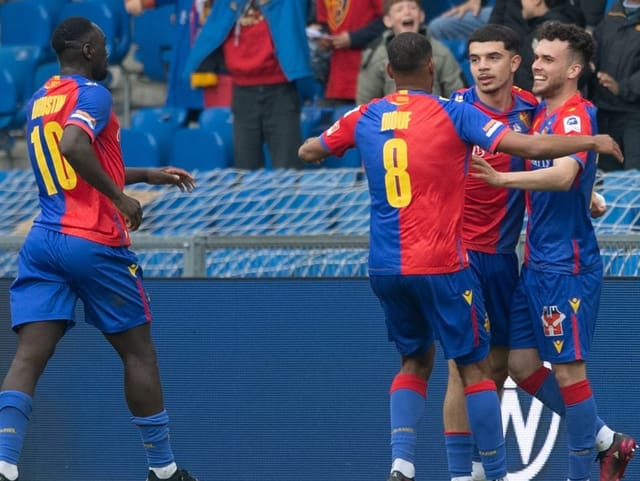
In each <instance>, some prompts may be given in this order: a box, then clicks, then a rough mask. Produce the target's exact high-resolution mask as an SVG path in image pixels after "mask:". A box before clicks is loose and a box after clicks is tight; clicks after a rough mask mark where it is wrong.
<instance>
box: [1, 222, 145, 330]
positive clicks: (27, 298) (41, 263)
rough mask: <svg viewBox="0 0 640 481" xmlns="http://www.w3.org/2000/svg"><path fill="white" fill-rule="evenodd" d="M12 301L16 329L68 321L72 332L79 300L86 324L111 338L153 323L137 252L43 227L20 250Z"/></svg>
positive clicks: (31, 232)
mask: <svg viewBox="0 0 640 481" xmlns="http://www.w3.org/2000/svg"><path fill="white" fill-rule="evenodd" d="M10 299H11V325H12V327H13V328H14V329H16V328H17V327H18V326H20V325H22V324H26V323H29V322H35V321H65V322H67V323H68V324H69V326H68V327H69V328H70V327H72V326H73V325H74V324H75V308H76V303H77V301H78V299H80V300H82V303H83V305H84V314H85V320H86V322H87V323H89V324H92V325H93V326H95V327H97V328H98V329H99V330H100V331H102V332H104V333H107V334H115V333H118V332H123V331H126V330H128V329H131V328H133V327H136V326H139V325H141V324H144V323H146V322H150V321H151V311H150V309H149V301H148V298H147V294H146V292H145V290H144V286H143V283H142V268H141V267H140V266H139V265H138V258H137V257H136V255H135V254H134V253H133V252H131V251H130V250H129V249H127V248H126V247H109V246H105V245H102V244H97V243H95V242H91V241H88V240H86V239H81V238H79V237H74V236H69V235H66V234H62V233H60V232H55V231H51V230H48V229H44V228H41V227H33V228H32V229H31V231H30V232H29V234H28V235H27V238H26V240H25V243H24V245H23V246H22V249H21V250H20V255H19V257H18V277H17V278H16V280H15V281H14V282H13V284H12V285H11V289H10Z"/></svg>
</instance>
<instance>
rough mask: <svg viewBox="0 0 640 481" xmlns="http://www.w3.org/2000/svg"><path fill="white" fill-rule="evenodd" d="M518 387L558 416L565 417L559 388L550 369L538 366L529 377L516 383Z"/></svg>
mask: <svg viewBox="0 0 640 481" xmlns="http://www.w3.org/2000/svg"><path fill="white" fill-rule="evenodd" d="M518 386H520V388H522V389H523V390H524V391H526V392H528V393H529V394H531V395H532V396H534V397H536V398H538V399H539V400H540V401H541V402H542V404H544V405H545V406H547V407H548V408H549V409H551V410H552V411H553V412H554V413H556V414H559V415H560V416H564V415H565V406H564V401H563V399H562V394H561V393H560V386H559V385H558V380H557V379H556V376H555V375H554V374H553V373H552V372H551V369H549V368H547V367H545V366H540V368H538V370H536V371H535V372H534V373H533V374H532V375H531V376H529V377H528V378H526V379H525V380H523V381H522V382H520V383H518Z"/></svg>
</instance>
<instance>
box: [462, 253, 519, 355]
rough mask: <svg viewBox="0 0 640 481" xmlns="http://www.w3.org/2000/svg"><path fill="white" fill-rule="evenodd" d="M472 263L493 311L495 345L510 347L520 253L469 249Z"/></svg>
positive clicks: (492, 329) (485, 301) (493, 339)
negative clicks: (512, 312) (510, 326)
mask: <svg viewBox="0 0 640 481" xmlns="http://www.w3.org/2000/svg"><path fill="white" fill-rule="evenodd" d="M469 264H470V265H471V267H472V268H473V270H474V271H475V272H476V275H477V276H478V279H480V286H481V288H482V295H483V297H484V303H485V306H486V308H487V314H488V315H489V325H490V330H491V345H492V346H503V347H509V324H510V317H511V302H512V300H513V292H514V291H515V289H516V286H517V285H518V280H519V277H520V276H519V273H518V256H517V255H516V254H515V252H514V253H511V254H487V253H485V252H478V251H472V250H469Z"/></svg>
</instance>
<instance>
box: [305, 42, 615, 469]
mask: <svg viewBox="0 0 640 481" xmlns="http://www.w3.org/2000/svg"><path fill="white" fill-rule="evenodd" d="M388 52H389V67H388V71H389V74H390V75H391V76H392V78H394V79H395V81H396V87H397V89H398V91H397V92H396V93H394V94H391V95H388V96H386V97H384V98H382V99H376V100H373V101H371V102H370V103H369V104H367V105H363V106H360V107H358V108H357V109H355V110H353V111H352V112H350V113H348V114H346V115H345V116H344V117H343V118H342V119H340V120H339V121H338V122H337V123H336V124H334V125H333V126H332V127H330V128H329V129H328V130H327V131H326V132H324V133H323V134H322V135H321V136H320V137H319V138H311V139H307V141H306V142H305V143H304V144H303V145H302V146H301V147H300V150H299V155H300V157H301V159H302V160H303V161H305V162H320V161H321V160H322V159H323V158H325V157H327V156H328V155H341V154H342V153H344V152H345V150H346V149H348V148H350V147H353V146H357V147H358V148H359V149H360V152H361V155H362V158H363V159H364V166H365V170H366V174H367V179H368V182H369V191H370V195H371V221H370V240H369V242H370V253H369V277H370V282H371V285H372V288H373V290H374V292H375V294H376V295H377V296H378V298H379V299H380V302H381V304H382V307H383V309H384V311H385V318H386V323H387V328H388V333H389V338H390V340H391V341H393V342H395V344H396V348H397V349H398V351H399V353H400V355H401V357H402V367H401V370H400V373H398V375H397V376H396V377H395V378H394V380H393V383H392V385H391V445H392V458H393V461H392V466H391V474H390V476H389V479H390V480H392V481H404V480H411V479H413V477H414V475H415V467H414V457H415V444H416V430H417V426H418V423H419V421H420V419H421V417H422V414H423V410H424V400H425V398H426V390H427V380H428V378H429V375H430V373H431V370H432V368H433V357H434V345H433V340H434V337H438V339H439V340H440V343H441V345H442V347H443V351H444V353H445V357H446V358H447V359H454V360H455V361H456V364H457V365H458V367H459V369H460V374H461V377H462V379H463V382H464V384H465V394H466V401H467V407H468V413H469V421H470V424H471V426H472V429H473V432H474V435H475V438H476V439H475V441H476V443H477V445H478V448H479V451H480V455H481V457H482V461H483V465H484V469H485V472H486V473H487V477H488V479H501V478H503V477H504V476H505V475H506V467H505V452H504V438H503V434H502V421H501V415H500V404H499V400H498V395H497V392H496V386H495V383H494V382H493V381H492V380H491V379H490V376H489V366H488V364H487V362H486V356H487V353H488V350H489V335H488V334H489V333H488V329H487V325H486V323H485V320H486V319H485V318H486V316H485V309H484V302H483V299H482V292H481V289H480V286H479V282H478V279H477V277H476V276H475V274H474V272H473V271H472V270H471V269H469V268H468V258H467V251H466V248H465V246H464V243H463V239H462V211H463V204H464V183H465V176H466V169H467V165H468V161H469V158H470V155H471V151H472V147H473V145H479V146H480V147H481V148H483V149H485V150H487V151H490V152H495V151H496V150H504V151H507V152H511V153H512V154H515V155H520V156H527V157H532V158H540V157H546V156H547V155H548V154H549V153H551V152H554V153H555V154H554V155H565V154H558V153H559V152H565V153H569V152H572V151H577V150H580V149H581V148H596V149H598V150H607V151H608V150H612V151H613V150H615V151H617V152H619V148H618V147H617V146H616V145H614V144H615V143H614V142H613V141H612V140H611V139H610V138H608V137H603V136H600V137H587V136H585V137H581V138H580V141H579V142H578V143H574V142H565V141H566V140H570V139H568V138H562V137H559V136H548V137H547V138H545V139H544V141H543V142H539V141H537V140H535V139H533V138H532V137H530V136H527V135H522V134H517V133H514V132H513V131H511V130H509V129H508V128H507V127H506V126H505V125H504V124H502V123H501V122H499V121H496V120H493V119H491V118H489V117H487V116H486V115H484V114H483V113H482V112H480V111H479V110H477V109H476V108H474V107H473V106H471V105H469V104H467V103H465V102H463V101H462V99H452V100H446V99H441V98H437V97H434V96H432V95H429V94H428V92H430V90H431V86H432V82H433V62H432V59H431V45H430V44H429V41H428V40H427V39H426V38H425V37H424V36H422V35H419V34H416V33H402V34H400V35H398V36H396V37H395V38H394V39H393V40H392V41H391V42H390V44H389V46H388ZM577 139H578V138H577V137H574V138H573V139H572V140H577ZM581 146H582V147H581Z"/></svg>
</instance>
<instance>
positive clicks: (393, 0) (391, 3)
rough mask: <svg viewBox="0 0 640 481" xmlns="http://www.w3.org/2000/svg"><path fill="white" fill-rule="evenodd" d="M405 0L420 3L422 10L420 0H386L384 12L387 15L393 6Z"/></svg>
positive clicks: (383, 6) (383, 3)
mask: <svg viewBox="0 0 640 481" xmlns="http://www.w3.org/2000/svg"><path fill="white" fill-rule="evenodd" d="M404 1H408V2H413V3H415V4H416V5H418V7H420V10H422V4H421V3H420V0H384V1H383V2H382V14H383V15H387V14H388V13H389V10H391V7H393V6H394V5H395V4H396V3H400V2H404Z"/></svg>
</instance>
